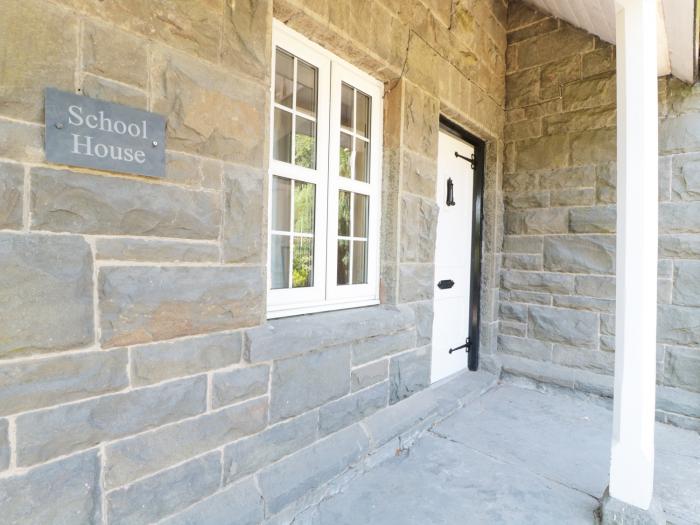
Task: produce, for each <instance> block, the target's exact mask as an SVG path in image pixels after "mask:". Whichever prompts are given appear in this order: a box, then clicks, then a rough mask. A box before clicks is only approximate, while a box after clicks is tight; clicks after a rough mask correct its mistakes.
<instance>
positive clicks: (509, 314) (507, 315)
mask: <svg viewBox="0 0 700 525" xmlns="http://www.w3.org/2000/svg"><path fill="white" fill-rule="evenodd" d="M498 317H499V319H503V320H505V321H517V322H519V323H525V322H527V305H524V304H518V303H507V302H503V301H501V302H500V303H499V304H498Z"/></svg>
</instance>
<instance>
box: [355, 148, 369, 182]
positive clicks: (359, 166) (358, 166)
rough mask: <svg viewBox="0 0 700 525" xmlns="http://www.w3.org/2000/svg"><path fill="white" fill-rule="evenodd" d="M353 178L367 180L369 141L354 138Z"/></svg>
mask: <svg viewBox="0 0 700 525" xmlns="http://www.w3.org/2000/svg"><path fill="white" fill-rule="evenodd" d="M355 179H356V180H359V181H362V182H369V143H368V142H365V141H364V140H362V139H355Z"/></svg>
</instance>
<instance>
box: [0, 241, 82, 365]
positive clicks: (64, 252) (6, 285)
mask: <svg viewBox="0 0 700 525" xmlns="http://www.w3.org/2000/svg"><path fill="white" fill-rule="evenodd" d="M0 304H2V305H3V307H2V308H3V317H2V327H1V328H0V333H1V334H2V336H1V337H0V357H17V356H21V355H27V354H35V353H39V352H50V351H57V350H67V349H72V348H80V347H84V346H87V345H89V344H92V343H93V341H94V326H93V325H94V313H93V308H92V257H91V256H90V247H89V246H88V244H87V243H86V242H85V241H84V240H83V239H81V238H79V237H69V236H56V235H36V234H27V235H21V236H20V235H14V234H0Z"/></svg>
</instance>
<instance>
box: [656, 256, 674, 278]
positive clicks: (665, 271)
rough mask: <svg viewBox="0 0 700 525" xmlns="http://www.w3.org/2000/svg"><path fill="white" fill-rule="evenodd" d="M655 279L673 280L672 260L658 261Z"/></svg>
mask: <svg viewBox="0 0 700 525" xmlns="http://www.w3.org/2000/svg"><path fill="white" fill-rule="evenodd" d="M657 277H658V278H659V279H672V278H673V260H671V259H659V264H658V267H657Z"/></svg>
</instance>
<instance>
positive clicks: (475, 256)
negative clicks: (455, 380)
mask: <svg viewBox="0 0 700 525" xmlns="http://www.w3.org/2000/svg"><path fill="white" fill-rule="evenodd" d="M440 129H441V130H443V131H446V132H447V133H450V134H452V135H454V136H455V137H457V138H458V139H461V140H463V141H464V142H467V143H469V144H470V145H472V146H473V147H474V188H473V191H472V232H471V233H472V235H471V266H470V273H471V276H470V286H469V319H468V322H469V344H468V346H467V349H468V355H469V359H468V367H469V370H471V371H476V370H478V369H479V342H480V322H481V239H482V235H483V227H484V207H483V202H484V168H485V160H486V159H485V156H486V142H484V141H483V140H482V139H480V138H479V137H477V136H476V135H473V134H472V133H469V132H468V131H467V130H465V129H464V128H462V127H461V126H459V125H458V124H455V123H454V122H453V121H451V120H449V119H448V118H447V117H445V116H444V115H440Z"/></svg>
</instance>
